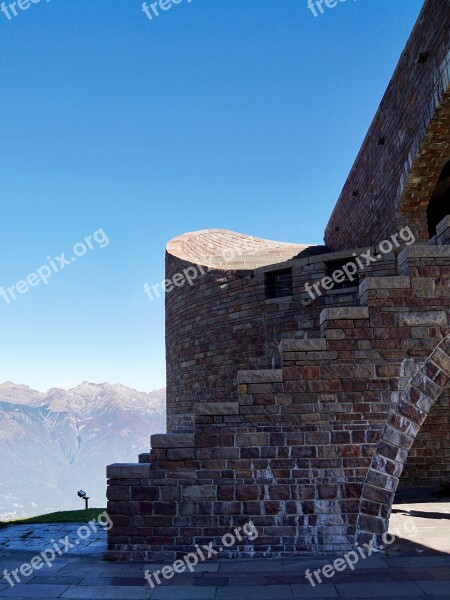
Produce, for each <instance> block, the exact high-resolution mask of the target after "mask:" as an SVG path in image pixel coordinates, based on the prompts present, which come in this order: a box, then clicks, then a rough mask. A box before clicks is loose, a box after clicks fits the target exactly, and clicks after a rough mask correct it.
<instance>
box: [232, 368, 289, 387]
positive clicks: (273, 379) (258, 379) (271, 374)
mask: <svg viewBox="0 0 450 600" xmlns="http://www.w3.org/2000/svg"><path fill="white" fill-rule="evenodd" d="M237 380H238V384H242V383H282V382H283V372H282V370H281V369H261V370H260V371H257V370H255V371H238V374H237Z"/></svg>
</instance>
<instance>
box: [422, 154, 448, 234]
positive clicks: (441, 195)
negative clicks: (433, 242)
mask: <svg viewBox="0 0 450 600" xmlns="http://www.w3.org/2000/svg"><path fill="white" fill-rule="evenodd" d="M448 214H450V162H448V163H447V164H446V165H445V167H444V169H443V171H442V173H441V176H440V177H439V180H438V182H437V184H436V187H435V190H434V192H433V195H432V196H431V200H430V203H429V205H428V208H427V221H428V233H429V235H430V238H432V237H433V236H434V235H436V227H437V226H438V225H439V223H440V222H441V221H442V219H443V218H444V217H446V216H447V215H448Z"/></svg>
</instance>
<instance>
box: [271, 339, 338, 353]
mask: <svg viewBox="0 0 450 600" xmlns="http://www.w3.org/2000/svg"><path fill="white" fill-rule="evenodd" d="M326 349H327V340H326V339H325V338H310V339H301V340H298V339H295V338H291V339H287V340H282V341H281V342H280V352H321V351H322V350H326Z"/></svg>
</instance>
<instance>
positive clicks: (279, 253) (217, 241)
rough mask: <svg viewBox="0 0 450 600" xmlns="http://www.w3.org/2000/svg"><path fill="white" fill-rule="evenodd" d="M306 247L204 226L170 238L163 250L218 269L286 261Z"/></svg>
mask: <svg viewBox="0 0 450 600" xmlns="http://www.w3.org/2000/svg"><path fill="white" fill-rule="evenodd" d="M307 248H311V246H309V245H305V244H289V243H286V242H274V241H272V240H264V239H261V238H256V237H253V236H251V235H244V234H242V233H236V232H234V231H228V230H226V229H204V230H202V231H192V232H191V233H185V234H184V235H180V236H178V237H176V238H174V239H173V240H171V241H170V242H169V243H168V244H167V246H166V250H167V252H168V253H169V254H171V255H172V256H176V257H178V258H180V259H182V260H185V261H188V262H191V263H194V264H199V265H204V266H207V267H215V268H218V269H225V270H227V269H232V270H237V269H256V268H258V267H265V266H268V265H275V264H278V263H282V262H285V261H287V260H290V259H291V258H294V257H295V256H297V255H298V254H299V253H300V252H303V251H304V250H306V249H307Z"/></svg>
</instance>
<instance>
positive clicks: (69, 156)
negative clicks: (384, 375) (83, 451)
mask: <svg viewBox="0 0 450 600" xmlns="http://www.w3.org/2000/svg"><path fill="white" fill-rule="evenodd" d="M421 6H422V0H376V2H373V1H372V0H358V1H356V2H353V1H351V0H348V1H347V2H345V3H339V4H338V5H337V6H336V7H335V8H333V9H326V11H325V14H323V15H320V16H319V17H316V18H315V17H314V16H313V14H312V13H311V11H309V10H308V9H307V7H306V0H278V1H277V2H275V1H269V0H245V1H243V0H208V1H207V0H192V2H191V3H188V2H187V0H184V1H182V2H181V3H180V4H179V5H176V6H173V7H172V8H171V9H170V10H168V11H166V12H162V13H161V14H160V16H159V17H157V18H156V17H155V18H154V19H153V20H152V21H150V20H149V19H148V18H147V17H146V15H145V14H144V13H143V12H142V9H141V2H139V1H134V0H51V1H50V2H46V1H45V0H41V2H40V3H36V4H32V5H31V6H30V8H29V9H28V10H27V11H20V10H19V12H18V14H17V16H15V17H13V18H12V19H11V20H8V19H7V18H6V16H5V15H4V14H3V13H0V57H1V59H0V65H1V82H2V88H3V89H2V94H1V97H0V107H1V110H0V131H1V138H0V169H1V177H0V199H1V208H2V211H1V223H0V256H1V268H0V286H4V287H5V288H6V287H8V286H11V285H13V284H15V283H16V282H17V281H18V280H22V279H25V278H26V277H27V275H28V274H30V273H32V272H33V271H35V270H36V268H37V267H39V266H41V265H43V264H46V263H47V259H46V257H47V256H50V257H54V256H59V255H60V254H61V253H62V252H65V253H66V256H71V255H72V250H71V249H72V247H73V246H74V244H76V243H77V242H80V241H82V240H83V239H84V238H85V237H87V236H89V235H92V234H93V232H95V231H97V230H98V229H99V228H102V229H103V231H104V232H105V234H106V236H107V237H108V239H109V244H108V245H107V246H105V247H104V248H100V247H98V246H97V245H94V248H93V249H92V250H89V251H88V252H87V253H86V255H85V256H83V257H80V258H78V259H77V260H76V261H75V262H74V263H71V264H70V266H68V267H66V268H65V269H64V270H62V271H60V272H58V273H54V274H53V276H52V278H51V279H50V281H49V282H48V285H46V286H44V285H43V284H42V283H41V284H39V285H37V286H35V287H32V288H30V289H29V291H28V292H27V293H24V294H22V295H18V297H17V300H15V301H11V302H10V303H9V304H7V302H6V301H4V300H3V299H2V298H1V297H0V331H1V338H2V344H1V348H0V381H4V380H13V381H15V382H16V383H25V384H27V385H30V386H31V387H35V388H37V389H40V390H46V389H48V388H49V387H55V386H66V387H67V386H70V385H77V384H78V383H80V382H81V381H83V380H89V381H93V382H103V381H109V382H110V383H116V382H120V383H123V384H125V385H129V386H132V387H136V388H139V389H141V390H144V391H150V390H151V389H156V388H159V387H162V386H164V384H165V372H164V303H163V301H162V300H160V301H157V302H153V303H151V302H150V301H149V300H148V298H147V297H146V296H145V294H144V292H143V285H144V283H145V282H149V283H151V284H153V283H157V282H158V281H160V280H161V279H162V278H163V277H164V249H165V244H166V242H167V241H168V240H169V239H171V238H172V237H174V236H176V235H179V234H181V233H185V232H187V231H191V230H198V229H204V228H213V227H218V228H225V229H232V230H236V231H239V232H242V233H248V234H252V235H255V236H260V237H266V238H270V239H278V240H283V241H291V242H299V243H321V242H322V236H323V231H324V228H325V225H326V222H327V219H328V217H329V215H330V214H331V210H332V208H333V206H334V204H335V202H336V199H337V197H338V196H339V192H340V190H341V188H342V185H343V183H344V181H345V179H346V176H347V174H348V172H349V169H350V167H351V165H352V163H353V161H354V158H355V156H356V154H357V152H358V149H359V147H360V145H361V142H362V140H363V138H364V135H365V133H366V131H367V129H368V126H369V125H370V122H371V120H372V118H373V116H374V114H375V111H376V109H377V107H378V104H379V102H380V100H381V97H382V95H383V93H384V90H385V88H386V86H387V84H388V82H389V79H390V77H391V75H392V73H393V70H394V68H395V65H396V63H397V60H398V58H399V56H400V53H401V51H402V49H403V47H404V45H405V43H406V40H407V38H408V36H409V33H410V31H411V29H412V27H413V25H414V22H415V20H416V18H417V16H418V14H419V11H420V8H421Z"/></svg>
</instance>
